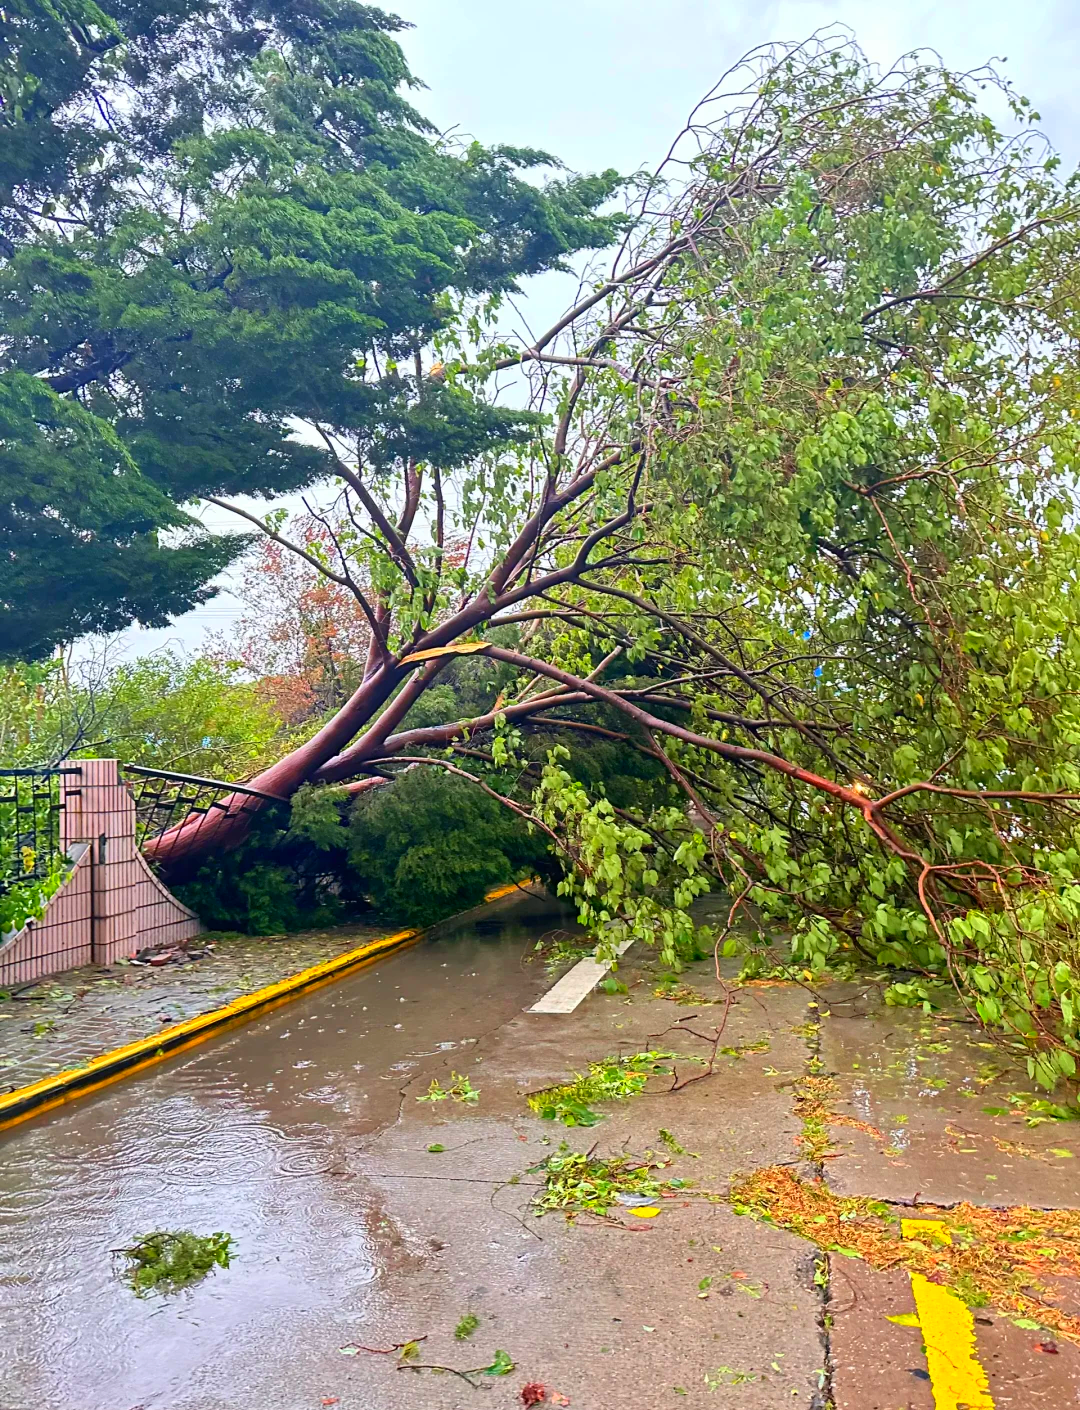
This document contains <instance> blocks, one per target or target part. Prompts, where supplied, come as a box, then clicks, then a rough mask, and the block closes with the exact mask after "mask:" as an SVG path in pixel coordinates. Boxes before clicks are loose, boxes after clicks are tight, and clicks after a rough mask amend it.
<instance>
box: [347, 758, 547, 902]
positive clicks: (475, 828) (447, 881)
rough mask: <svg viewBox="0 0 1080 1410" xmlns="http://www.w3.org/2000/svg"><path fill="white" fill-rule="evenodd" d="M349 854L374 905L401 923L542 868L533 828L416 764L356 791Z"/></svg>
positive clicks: (462, 783) (464, 784) (463, 783)
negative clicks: (395, 776)
mask: <svg viewBox="0 0 1080 1410" xmlns="http://www.w3.org/2000/svg"><path fill="white" fill-rule="evenodd" d="M349 831H350V843H349V858H350V860H351V862H352V865H353V867H354V868H355V869H356V871H357V872H358V873H359V874H360V875H361V876H362V878H363V881H362V884H363V886H364V887H365V889H366V890H367V892H368V894H369V895H370V896H371V898H372V900H373V901H374V903H375V905H376V907H377V908H378V909H379V910H380V911H381V912H383V913H384V914H386V915H388V916H393V917H394V919H395V920H399V921H402V922H404V923H405V924H407V925H419V926H422V925H431V924H432V923H433V922H435V921H437V920H442V919H443V918H445V917H446V916H449V915H453V914H454V913H455V912H457V911H462V910H467V909H468V908H469V907H470V906H475V905H478V904H479V903H480V902H481V901H482V900H483V899H484V893H485V892H486V891H487V890H489V889H490V888H491V887H493V886H498V885H499V884H500V883H502V882H508V881H514V880H518V879H520V878H521V877H524V876H528V875H530V874H532V873H536V872H541V873H546V872H547V871H548V870H549V869H550V866H551V861H550V858H549V856H548V853H547V850H546V848H545V847H544V846H543V844H542V841H541V839H540V837H539V835H537V834H530V832H529V830H528V828H527V826H526V825H525V824H524V823H523V822H522V821H521V820H520V819H519V818H517V817H516V816H515V815H514V814H513V813H512V812H510V810H509V809H508V808H506V807H505V806H504V805H503V804H501V803H499V802H497V801H496V800H495V799H494V798H491V797H489V796H488V795H487V794H486V793H484V792H482V791H481V790H480V789H479V788H477V787H476V786H475V785H474V784H471V783H469V782H468V781H467V780H465V779H460V778H456V777H454V776H453V775H452V774H445V773H443V772H442V771H441V770H439V769H437V768H433V767H432V768H428V767H418V768H415V769H412V770H410V771H409V772H408V773H405V774H403V775H401V777H400V778H398V779H396V780H395V781H394V782H393V783H392V784H390V785H388V786H387V787H386V788H378V789H375V790H373V791H372V792H370V793H362V794H361V795H360V797H359V798H358V799H357V801H356V804H355V806H354V808H353V814H352V819H351V822H350V827H349Z"/></svg>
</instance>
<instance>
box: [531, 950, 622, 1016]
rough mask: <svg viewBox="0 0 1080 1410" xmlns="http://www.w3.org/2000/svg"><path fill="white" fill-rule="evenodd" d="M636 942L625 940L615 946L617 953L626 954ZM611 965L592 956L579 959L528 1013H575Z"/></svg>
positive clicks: (608, 971)
mask: <svg viewBox="0 0 1080 1410" xmlns="http://www.w3.org/2000/svg"><path fill="white" fill-rule="evenodd" d="M633 943H634V942H633V941H632V940H624V941H623V943H622V944H621V945H617V946H616V947H615V953H616V955H624V954H625V953H626V951H627V950H629V948H630V946H631V945H632V944H633ZM608 973H610V967H609V966H608V965H606V964H600V963H599V961H597V960H594V959H592V958H589V959H585V960H579V961H578V962H577V964H576V965H575V966H574V967H573V969H571V970H569V971H568V972H567V973H566V974H564V975H563V977H562V978H561V979H560V980H559V981H558V983H557V984H553V985H552V987H551V988H550V989H549V990H548V991H547V993H546V994H545V995H544V996H543V998H541V999H537V1001H536V1003H535V1004H533V1006H532V1008H530V1009H527V1010H526V1012H527V1013H573V1012H574V1010H575V1009H576V1008H577V1006H578V1004H580V1003H581V1001H582V999H584V998H585V997H586V995H588V994H591V993H592V991H593V990H594V989H595V988H596V986H597V985H598V984H599V983H600V981H601V979H603V978H604V976H605V975H606V974H608Z"/></svg>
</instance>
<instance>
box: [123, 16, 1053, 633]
mask: <svg viewBox="0 0 1080 1410" xmlns="http://www.w3.org/2000/svg"><path fill="white" fill-rule="evenodd" d="M384 8H386V9H389V10H393V11H396V13H398V14H400V15H401V16H402V18H404V19H406V20H408V21H410V22H411V23H412V24H413V25H414V26H415V28H414V29H412V30H408V31H406V32H405V33H404V34H403V35H402V36H401V41H402V43H403V45H404V47H405V50H406V53H407V56H408V59H409V63H410V65H411V67H412V69H413V71H414V73H416V75H417V76H418V77H419V78H421V79H422V80H423V81H424V82H425V83H426V84H427V89H428V91H427V92H423V91H421V92H420V93H418V94H417V95H416V96H415V101H416V105H417V107H419V108H420V109H421V110H422V111H423V112H424V113H426V114H427V115H428V116H429V117H430V118H431V119H432V121H433V122H435V123H436V124H437V125H438V126H439V127H440V128H443V129H446V128H451V127H456V128H457V129H458V130H459V131H460V132H462V133H465V134H468V135H470V136H473V137H476V138H478V139H479V140H480V141H482V142H485V143H491V142H509V143H514V144H518V145H525V146H534V147H541V148H544V149H546V150H548V151H550V152H553V153H554V154H556V155H557V156H558V157H560V158H561V159H562V160H563V161H564V162H565V163H566V164H567V165H568V166H570V167H572V168H574V169H576V170H578V171H590V170H598V169H603V168H605V167H616V168H617V169H619V170H621V171H624V172H630V171H634V170H636V169H637V168H639V167H642V166H653V165H655V163H656V162H657V160H658V159H659V158H660V157H661V156H662V155H663V153H664V152H665V151H666V149H667V147H668V144H669V143H670V140H671V138H672V137H673V135H674V134H675V133H676V132H678V130H679V129H680V127H681V126H682V123H683V121H684V119H685V118H686V115H687V113H688V112H689V111H690V109H691V108H692V107H693V105H694V104H695V102H696V101H697V100H698V98H700V97H701V96H702V94H704V93H705V92H706V91H707V90H708V89H709V88H711V87H712V85H713V83H715V82H716V80H717V78H718V77H719V76H720V74H721V73H722V72H723V71H724V70H725V69H727V68H729V67H730V66H731V65H732V64H733V63H734V62H735V61H736V60H737V59H738V58H739V57H740V56H741V55H742V54H744V53H745V52H746V51H747V50H748V49H751V48H753V47H754V46H756V45H758V44H762V43H766V42H769V41H771V40H797V39H804V38H806V37H807V36H808V35H810V34H811V33H813V31H814V30H816V29H818V28H820V27H822V26H826V25H830V24H836V23H842V24H845V25H848V26H849V27H850V28H851V29H852V31H853V32H854V34H855V37H856V39H857V40H858V42H859V43H860V44H861V46H862V47H863V49H864V50H865V51H866V53H867V54H868V55H869V57H870V58H871V59H873V60H875V61H876V62H878V63H882V64H886V65H888V64H891V63H892V62H893V61H894V60H895V59H896V58H898V57H899V56H900V55H901V54H903V53H906V52H907V51H909V50H911V49H914V48H920V47H927V48H931V49H934V50H936V51H937V52H938V53H939V54H940V55H941V57H942V59H943V60H944V62H945V63H946V64H947V65H948V66H949V67H951V68H953V69H958V70H967V69H971V68H975V67H977V66H979V65H981V64H983V63H985V62H986V61H987V60H988V59H992V58H994V59H997V60H999V61H1003V64H1002V66H1003V68H1004V71H1005V73H1006V74H1007V75H1008V76H1009V77H1010V78H1011V80H1012V82H1013V84H1014V85H1015V86H1016V88H1018V89H1019V90H1020V91H1021V92H1022V93H1025V94H1027V95H1028V97H1030V98H1031V100H1032V102H1033V103H1034V105H1035V107H1036V108H1037V109H1038V111H1039V112H1040V113H1041V115H1042V124H1041V125H1042V128H1043V130H1044V131H1045V132H1046V133H1047V135H1048V136H1049V137H1050V139H1051V141H1052V142H1053V143H1054V145H1055V146H1056V147H1057V148H1058V150H1059V151H1060V152H1061V153H1062V155H1063V156H1064V157H1065V158H1066V161H1067V163H1069V164H1075V163H1076V161H1077V159H1078V154H1080V85H1078V81H1077V71H1078V68H1080V0H1027V3H1017V0H938V3H929V0H905V3H900V0H891V3H882V0H842V2H841V3H833V4H826V3H822V2H821V0H542V3H537V4H532V5H526V4H523V3H521V0H509V3H507V0H498V3H497V0H457V3H454V0H401V3H399V4H397V5H394V4H393V3H387V4H385V5H384ZM995 116H996V114H995ZM539 282H540V287H539V288H538V289H537V290H536V292H535V293H534V295H533V305H534V311H535V312H536V313H537V316H538V317H542V316H543V315H544V314H546V313H547V312H548V310H549V308H550V307H551V306H552V303H553V301H556V300H557V301H558V303H559V305H560V307H561V305H562V298H561V297H560V291H559V289H558V288H557V287H555V286H553V285H552V283H551V281H550V280H542V281H539ZM208 522H210V521H209V519H208ZM214 523H215V527H216V526H217V520H216V518H215V521H214ZM238 610H239V609H238V604H237V603H236V601H235V599H234V598H232V597H231V596H230V595H229V594H228V593H223V594H221V595H220V596H219V597H217V598H216V599H214V601H213V602H211V603H209V604H208V605H207V606H206V607H205V608H202V609H200V610H199V611H197V612H192V613H189V614H188V616H187V617H185V618H181V619H180V620H178V621H177V622H176V624H175V625H174V626H173V627H171V628H169V629H166V630H163V631H149V632H143V631H138V630H133V631H131V632H130V633H128V634H127V640H126V643H125V644H126V649H127V651H128V652H129V653H131V652H136V651H137V652H139V653H142V652H145V651H149V650H152V649H154V648H156V647H159V646H161V645H165V644H170V643H172V644H178V645H181V646H183V647H184V648H186V649H190V648H192V647H194V646H197V645H198V643H199V641H200V639H201V637H202V635H203V633H204V631H205V630H206V629H207V628H208V627H209V628H221V627H224V626H227V625H228V623H229V621H230V620H231V619H233V618H235V616H236V615H237V612H238Z"/></svg>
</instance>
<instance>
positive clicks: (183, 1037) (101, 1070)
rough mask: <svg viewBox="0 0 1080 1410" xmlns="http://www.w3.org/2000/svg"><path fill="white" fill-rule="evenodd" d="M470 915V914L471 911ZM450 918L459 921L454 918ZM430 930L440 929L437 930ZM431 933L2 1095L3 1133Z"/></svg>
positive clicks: (338, 960)
mask: <svg viewBox="0 0 1080 1410" xmlns="http://www.w3.org/2000/svg"><path fill="white" fill-rule="evenodd" d="M535 883H536V879H535V878H533V879H532V880H531V881H522V882H516V881H514V882H511V883H510V884H509V885H507V886H497V887H496V888H495V889H494V890H493V891H488V892H487V893H486V895H485V896H484V901H485V903H487V902H489V901H498V900H500V899H501V898H502V897H504V896H510V895H512V894H513V893H514V892H516V891H521V890H523V889H524V888H525V887H526V886H531V885H535ZM464 914H466V915H467V914H468V912H467V911H466V912H464ZM449 919H450V920H453V919H454V917H453V916H451V917H449ZM446 924H447V921H440V922H439V925H440V926H442V925H446ZM429 929H435V927H434V926H431V927H429ZM427 933H428V932H427V931H426V930H398V931H395V933H394V934H393V935H383V936H380V938H379V939H378V940H369V941H368V942H367V943H366V944H365V945H360V946H358V947H357V948H356V949H355V950H346V951H345V952H344V954H340V955H335V956H334V958H333V959H332V960H324V961H323V962H322V964H316V965H311V966H310V967H309V968H308V969H302V970H300V971H299V973H297V974H291V975H289V977H288V978H287V979H280V980H278V982H277V983H276V984H267V985H266V986H265V987H264V988H262V989H256V990H255V991H254V992H253V993H251V994H242V995H241V996H240V997H239V998H238V999H233V1001H232V1003H229V1004H225V1005H224V1006H223V1007H221V1008H217V1009H210V1010H209V1011H208V1012H206V1013H200V1014H196V1016H195V1017H194V1018H188V1019H185V1020H184V1022H183V1023H176V1024H173V1025H172V1027H170V1028H163V1029H162V1030H161V1032H160V1033H154V1034H152V1035H151V1036H150V1037H148V1038H139V1039H137V1040H136V1041H135V1042H134V1043H127V1044H125V1045H124V1047H122V1048H113V1049H111V1050H110V1051H109V1052H107V1053H102V1054H101V1055H100V1056H99V1057H96V1058H91V1059H90V1061H89V1062H87V1063H86V1064H84V1065H83V1066H82V1067H72V1068H68V1069H67V1071H65V1072H57V1073H55V1074H54V1075H53V1076H51V1077H43V1078H41V1080H40V1081H38V1082H32V1083H30V1085H29V1086H26V1087H16V1088H15V1090H14V1091H13V1092H7V1093H5V1094H4V1095H3V1096H0V1131H4V1130H7V1128H8V1127H9V1126H14V1125H16V1124H18V1123H19V1122H21V1121H25V1120H27V1118H28V1117H31V1116H39V1115H41V1114H42V1112H45V1111H48V1110H50V1109H51V1108H53V1107H56V1106H60V1105H61V1104H62V1103H64V1102H68V1101H71V1100H73V1099H74V1098H76V1097H81V1096H86V1095H87V1094H88V1093H90V1092H96V1091H98V1090H99V1089H100V1088H102V1087H104V1086H106V1085H107V1084H108V1083H110V1082H115V1081H117V1080H118V1079H119V1078H121V1077H126V1076H128V1075H129V1074H130V1073H132V1072H135V1071H138V1070H141V1069H142V1068H144V1067H149V1066H150V1065H151V1064H153V1063H156V1062H161V1061H163V1059H165V1058H167V1057H172V1056H173V1055H174V1054H176V1053H179V1052H183V1051H184V1050H185V1049H187V1048H191V1047H194V1046H195V1044H196V1043H201V1042H203V1041H204V1040H205V1039H207V1038H209V1037H212V1036H213V1035H214V1034H216V1033H219V1032H221V1031H223V1030H224V1029H226V1028H231V1027H234V1026H235V1025H237V1024H240V1023H246V1022H247V1020H248V1019H250V1018H254V1017H255V1016H256V1015H257V1014H260V1013H265V1012H266V1011H267V1010H269V1009H272V1008H277V1007H278V1006H279V1005H280V1004H284V1003H288V1002H289V1000H290V999H294V998H297V997H299V995H300V994H303V993H307V992H309V991H310V990H312V989H315V988H318V987H320V986H321V985H323V984H329V983H331V982H333V981H334V980H335V979H340V978H342V977H343V976H344V975H345V974H347V973H350V972H351V971H353V970H356V969H362V968H365V967H366V966H367V965H370V964H374V963H375V961H376V960H379V959H382V958H383V957H384V956H385V955H389V954H393V953H395V952H396V951H398V950H403V949H405V948H406V947H407V946H409V945H415V944H416V942H417V941H418V940H422V939H423V937H424V936H425V935H426V934H427Z"/></svg>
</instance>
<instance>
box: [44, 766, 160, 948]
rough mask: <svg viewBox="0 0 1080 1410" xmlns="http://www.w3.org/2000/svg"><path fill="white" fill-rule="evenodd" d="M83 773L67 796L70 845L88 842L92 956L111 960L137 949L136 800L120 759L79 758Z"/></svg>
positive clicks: (66, 839) (65, 817)
mask: <svg viewBox="0 0 1080 1410" xmlns="http://www.w3.org/2000/svg"><path fill="white" fill-rule="evenodd" d="M79 765H80V767H81V769H82V777H81V779H80V781H79V783H78V784H77V785H76V786H75V787H74V788H72V789H70V790H68V791H67V792H66V795H65V799H64V811H63V813H62V815H61V816H62V818H63V823H62V827H63V836H62V843H63V845H64V846H65V847H67V846H69V845H70V844H71V843H73V842H88V843H89V844H90V847H91V849H92V861H93V887H92V891H93V910H92V913H91V952H90V953H91V958H92V960H93V961H94V962H95V963H99V964H100V963H107V962H108V961H109V960H110V959H111V958H113V957H115V956H116V955H122V954H125V953H128V952H130V951H131V950H134V949H136V948H137V947H138V931H139V915H138V885H137V883H138V881H139V879H140V868H139V864H138V861H137V860H136V855H135V804H134V803H133V801H132V798H131V794H130V793H129V792H128V791H127V789H126V788H125V787H124V785H123V783H122V782H121V781H120V772H119V768H118V764H117V761H116V760H115V759H80V760H79Z"/></svg>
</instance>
